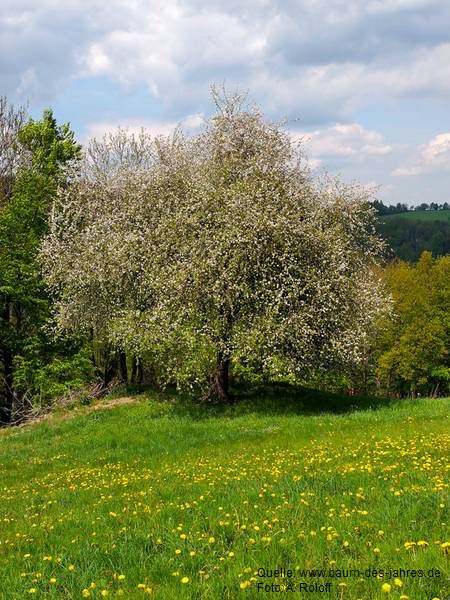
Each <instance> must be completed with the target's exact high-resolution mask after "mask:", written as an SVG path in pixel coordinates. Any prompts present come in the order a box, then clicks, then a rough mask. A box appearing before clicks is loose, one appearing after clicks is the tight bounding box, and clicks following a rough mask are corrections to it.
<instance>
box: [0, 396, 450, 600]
mask: <svg viewBox="0 0 450 600" xmlns="http://www.w3.org/2000/svg"><path fill="white" fill-rule="evenodd" d="M354 404H355V400H354V399H353V400H349V399H346V400H345V401H344V399H339V398H338V397H335V396H331V395H325V394H322V395H320V394H317V393H313V392H307V391H298V390H297V391H295V393H293V392H292V390H289V389H288V388H283V387H278V388H275V389H274V390H272V391H271V392H270V393H269V392H268V391H267V390H260V391H259V394H258V395H247V396H246V397H244V398H243V400H242V402H240V403H239V404H237V405H236V406H233V407H226V408H220V407H214V406H202V407H198V406H195V405H192V404H191V403H189V402H187V401H182V400H180V399H176V398H174V397H165V398H161V397H158V396H156V395H155V394H152V393H146V394H144V395H142V396H140V397H139V398H137V401H136V402H135V403H133V404H123V405H118V406H116V407H112V408H108V409H104V410H96V411H91V412H89V411H88V409H84V408H83V409H79V410H78V412H77V413H75V414H73V415H71V417H70V418H67V415H60V416H56V417H54V418H52V419H49V420H46V421H43V422H41V423H38V424H34V425H29V426H26V427H23V428H17V429H13V430H9V431H3V432H0V598H1V599H2V600H3V599H8V600H9V599H16V600H23V599H25V598H52V599H64V598H83V597H89V598H103V597H110V598H115V597H120V596H122V597H124V598H129V599H133V600H134V599H141V598H147V597H148V598H158V599H168V600H170V599H173V598H177V599H179V600H183V599H188V598H189V599H191V598H192V599H194V598H195V599H202V600H203V599H205V600H209V599H210V600H219V599H221V598H225V599H232V600H234V599H235V598H260V597H261V598H264V597H267V594H265V593H264V592H263V591H260V592H258V591H257V584H258V583H260V584H261V583H263V584H267V585H269V586H272V584H274V585H282V584H285V585H289V583H291V584H293V585H295V586H296V588H294V589H296V590H297V591H298V590H299V589H300V588H299V586H300V584H301V583H306V584H308V585H312V586H315V585H316V584H317V585H319V586H320V585H324V584H325V583H326V582H329V583H331V591H330V592H326V593H321V592H320V591H312V592H308V593H306V592H304V593H303V594H302V593H299V594H295V595H294V597H307V598H339V599H342V598H345V599H348V600H356V599H357V598H361V599H366V600H374V599H377V598H392V599H399V598H401V597H402V596H403V598H406V597H408V598H410V599H411V600H422V599H423V600H425V599H427V600H430V599H432V598H440V599H441V600H443V599H444V598H445V597H446V591H447V593H448V589H449V588H448V581H447V578H448V577H449V576H450V574H449V573H448V570H447V571H446V569H448V558H449V556H448V550H449V546H446V544H445V542H446V541H448V530H446V524H448V521H449V519H448V486H447V483H446V482H445V475H446V469H448V457H449V450H450V435H449V431H450V428H449V419H448V408H449V402H448V400H444V399H435V400H425V399H423V400H415V401H402V402H397V403H387V404H381V403H377V402H376V401H369V400H366V401H365V405H363V406H362V408H361V409H360V410H355V408H356V407H355V406H354ZM261 567H264V568H267V569H276V568H286V569H291V570H292V571H293V576H292V577H287V578H285V579H282V578H273V577H272V578H269V577H268V578H263V577H260V576H259V575H258V574H257V572H258V569H259V568H261ZM305 569H327V570H332V571H333V573H330V572H327V573H326V576H316V577H313V576H310V575H307V574H306V573H303V570H305ZM349 569H358V570H359V571H360V574H359V576H358V575H356V576H355V573H350V572H347V573H346V571H347V570H349ZM367 569H370V570H371V571H373V570H377V571H378V570H380V569H384V570H387V569H391V570H399V569H403V570H406V569H410V570H411V569H414V570H415V571H416V576H412V575H411V573H409V575H406V574H405V573H399V574H398V575H399V577H398V581H396V582H394V577H392V578H389V577H388V576H387V575H385V576H384V577H383V578H377V577H374V576H370V577H368V576H366V573H365V572H366V570H367ZM419 569H422V570H423V571H424V573H425V576H423V577H420V576H418V574H417V571H418V570H419ZM431 569H438V570H439V571H440V573H441V576H439V577H429V576H428V573H429V571H430V570H431ZM338 570H341V571H343V572H341V573H338ZM346 574H348V575H351V576H346ZM333 575H334V576H333ZM371 575H373V573H372V574H371ZM394 575H395V574H394ZM400 583H401V585H400ZM383 585H384V588H383ZM138 586H140V587H138ZM318 589H319V590H320V589H321V588H320V587H319V588H318ZM383 589H384V591H383ZM273 593H275V595H276V592H273ZM270 595H272V592H269V596H270Z"/></svg>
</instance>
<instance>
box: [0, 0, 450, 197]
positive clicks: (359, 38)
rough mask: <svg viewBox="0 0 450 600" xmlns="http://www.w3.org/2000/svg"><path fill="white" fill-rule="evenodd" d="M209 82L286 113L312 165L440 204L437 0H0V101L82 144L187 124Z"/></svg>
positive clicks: (443, 177) (448, 115) (443, 8)
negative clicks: (69, 132) (67, 127)
mask: <svg viewBox="0 0 450 600" xmlns="http://www.w3.org/2000/svg"><path fill="white" fill-rule="evenodd" d="M212 83H218V84H222V83H225V84H226V85H227V86H228V87H229V88H231V89H234V88H236V87H238V88H240V89H242V90H248V92H249V95H250V97H251V98H252V99H253V100H255V101H257V102H258V103H259V104H260V105H261V106H262V108H263V110H264V111H265V113H266V114H267V116H268V117H270V118H273V119H277V120H278V119H286V120H287V127H288V128H289V130H290V131H291V132H292V135H293V136H294V137H297V138H298V137H301V138H302V139H304V140H305V142H304V143H305V152H306V154H307V155H308V157H309V160H310V165H311V166H312V167H313V168H315V169H318V170H319V171H320V170H327V171H329V172H331V173H332V174H340V176H341V177H342V178H343V179H344V180H345V181H353V180H357V181H359V182H361V183H363V184H365V185H368V186H376V188H377V190H378V191H377V196H378V197H379V198H381V199H383V200H384V201H385V202H388V203H396V202H406V203H408V204H418V203H420V202H431V201H435V202H444V201H447V202H448V201H450V191H449V190H450V102H449V101H450V2H447V0H244V1H242V0H240V1H239V2H237V1H236V0H227V1H225V0H222V1H219V0H184V1H181V0H128V1H127V2H125V1H123V0H109V2H107V3H106V2H104V1H100V0H65V1H64V2H60V1H57V0H40V1H39V2H36V0H0V95H6V96H7V97H8V98H9V99H10V100H11V101H12V102H14V103H16V104H20V103H25V102H27V103H28V104H29V107H30V111H31V112H32V114H33V115H38V114H39V113H40V111H41V110H42V109H43V108H45V107H47V106H51V107H52V108H53V109H54V110H55V113H56V115H57V117H58V119H59V120H61V121H70V122H71V124H72V126H73V128H74V129H75V131H76V133H77V135H78V137H79V138H80V140H81V141H83V142H84V141H86V140H87V139H89V138H90V137H92V136H100V135H102V134H103V133H104V132H106V131H108V130H111V129H114V128H115V127H117V126H118V125H121V126H128V127H130V128H131V129H135V128H138V127H139V126H140V125H143V126H145V127H147V128H148V129H150V130H151V131H153V132H154V133H167V132H170V130H171V129H172V128H173V127H174V126H176V124H178V123H181V124H182V126H184V127H185V128H187V129H195V128H196V127H198V126H199V125H200V124H201V122H202V119H203V118H204V117H205V116H207V115H208V114H209V113H210V111H211V109H212V107H211V103H210V99H209V87H210V85H211V84H212Z"/></svg>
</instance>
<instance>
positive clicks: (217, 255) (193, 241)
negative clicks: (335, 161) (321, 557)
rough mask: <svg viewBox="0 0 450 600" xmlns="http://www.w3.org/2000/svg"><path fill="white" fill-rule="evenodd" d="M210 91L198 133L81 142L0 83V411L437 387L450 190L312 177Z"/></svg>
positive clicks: (448, 371) (444, 363)
mask: <svg viewBox="0 0 450 600" xmlns="http://www.w3.org/2000/svg"><path fill="white" fill-rule="evenodd" d="M213 103H214V107H215V113H214V115H213V116H212V117H211V118H210V119H209V120H208V122H207V123H206V125H205V127H204V129H203V130H202V131H201V132H200V133H199V134H198V135H196V136H193V137H192V136H188V135H186V134H184V132H183V131H181V130H180V129H178V130H176V131H175V133H174V134H173V135H172V136H168V137H159V138H153V137H152V136H150V135H149V134H147V133H146V132H145V131H144V130H142V132H141V133H140V134H132V133H129V132H127V131H126V130H118V131H117V132H116V133H113V134H109V135H106V136H105V137H104V138H102V139H97V140H92V141H91V142H89V143H88V144H87V145H86V146H85V147H82V146H81V145H80V144H79V143H78V142H77V140H76V138H75V135H74V133H73V131H72V130H71V128H70V125H69V124H60V123H58V122H57V121H56V119H55V117H54V115H53V113H52V111H51V110H46V111H44V113H43V114H42V117H41V118H40V119H32V118H31V117H29V115H28V114H27V113H26V110H25V109H23V108H21V107H14V106H13V105H11V104H10V103H9V102H8V100H7V99H6V98H2V99H1V100H0V388H1V389H0V421H1V423H2V424H11V423H18V422H21V421H22V420H23V419H26V418H27V416H29V415H30V414H35V413H36V412H39V411H42V410H48V408H49V407H51V406H52V405H53V404H55V403H57V402H61V401H64V400H65V399H74V398H75V399H77V401H79V402H83V401H89V399H90V398H92V397H95V396H97V395H100V394H102V393H105V391H108V390H111V389H112V388H113V387H114V386H116V385H126V386H131V387H133V388H134V389H136V388H137V389H139V388H144V387H146V386H150V387H151V388H154V389H176V390H179V391H180V392H182V393H185V394H188V395H191V396H193V397H195V398H197V399H199V400H201V401H204V402H207V401H219V402H223V403H231V402H233V401H234V400H236V393H235V390H237V389H238V388H239V386H248V385H250V386H251V385H254V384H257V383H267V382H288V383H293V384H298V385H301V386H304V387H314V388H319V389H322V390H327V391H330V392H340V393H345V394H350V395H356V394H361V395H372V396H380V397H391V396H397V397H403V396H413V397H414V396H417V395H427V396H430V395H433V396H440V395H446V394H447V395H448V393H449V382H450V360H449V341H450V317H449V310H448V309H449V298H450V257H449V255H448V254H449V240H450V221H449V220H448V219H447V220H446V219H445V213H446V212H448V205H444V204H442V205H438V204H436V206H434V205H424V206H425V208H424V207H423V206H422V207H419V208H418V209H417V210H414V211H411V210H409V209H408V207H406V206H400V208H399V205H397V209H398V210H396V211H394V210H390V209H389V207H385V206H384V205H383V204H382V203H380V202H378V201H375V202H374V200H373V198H371V197H368V196H367V193H366V192H365V191H364V189H363V188H359V187H358V186H355V185H345V184H343V183H341V182H336V181H335V180H332V179H331V178H328V177H326V176H324V177H323V178H322V179H321V180H320V181H316V180H315V179H314V178H313V177H312V175H311V173H310V172H309V170H308V168H307V166H306V165H305V164H304V162H303V158H302V151H301V149H299V148H298V147H297V146H296V145H295V144H294V143H293V142H292V140H291V139H290V137H289V135H288V134H287V132H286V131H284V130H283V128H282V127H280V126H279V125H277V124H274V123H271V122H269V121H267V120H266V119H265V117H264V115H262V113H261V112H260V110H259V109H258V108H257V107H254V106H252V105H249V104H248V103H247V101H246V99H245V98H242V97H241V96H239V95H236V96H233V97H223V96H221V95H220V94H219V93H217V92H215V93H213ZM400 209H401V210H400ZM431 212H436V213H440V214H441V215H442V217H443V218H442V219H436V220H434V219H428V220H424V219H420V218H414V219H408V217H409V215H410V213H414V216H416V215H420V214H430V213H431Z"/></svg>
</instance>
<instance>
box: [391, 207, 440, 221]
mask: <svg viewBox="0 0 450 600" xmlns="http://www.w3.org/2000/svg"><path fill="white" fill-rule="evenodd" d="M394 218H401V219H407V220H408V221H447V222H450V210H409V211H408V212H402V213H394V214H392V215H382V216H381V219H382V220H383V221H385V222H389V221H390V220H392V219H394Z"/></svg>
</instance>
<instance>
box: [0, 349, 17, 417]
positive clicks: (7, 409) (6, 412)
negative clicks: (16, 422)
mask: <svg viewBox="0 0 450 600" xmlns="http://www.w3.org/2000/svg"><path fill="white" fill-rule="evenodd" d="M2 354H3V381H4V384H3V397H4V406H3V407H2V410H1V414H0V420H1V422H2V423H10V422H11V417H12V409H13V404H14V391H13V361H12V354H11V351H10V349H9V348H3V353H2Z"/></svg>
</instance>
